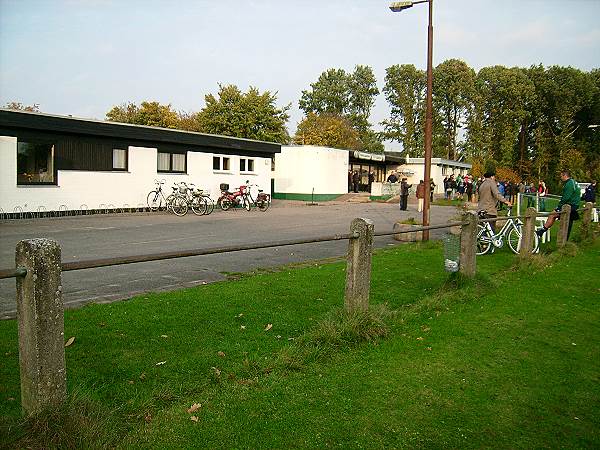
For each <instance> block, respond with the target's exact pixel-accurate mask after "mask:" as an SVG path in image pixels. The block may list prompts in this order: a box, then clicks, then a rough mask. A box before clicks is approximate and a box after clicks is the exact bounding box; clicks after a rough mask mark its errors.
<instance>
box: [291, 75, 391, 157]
mask: <svg viewBox="0 0 600 450" xmlns="http://www.w3.org/2000/svg"><path fill="white" fill-rule="evenodd" d="M310 86H311V89H310V90H305V91H302V97H301V98H300V102H299V105H300V109H302V110H303V111H304V113H305V114H306V115H308V114H310V113H313V114H324V113H326V114H333V115H336V116H338V117H345V118H346V119H348V120H349V121H350V123H351V124H352V127H353V128H354V129H355V130H356V131H357V132H358V135H359V137H360V141H361V144H362V145H361V149H362V150H366V151H371V152H382V151H383V144H382V143H381V140H380V138H379V135H378V134H377V133H375V132H374V131H373V130H372V126H371V123H369V117H370V115H371V110H372V108H373V105H374V104H375V98H376V97H377V95H378V94H379V89H378V88H377V80H376V78H375V74H374V73H373V69H371V68H370V67H369V66H361V65H357V66H356V67H355V68H354V72H353V73H346V71H344V70H343V69H328V70H327V71H325V72H323V73H322V74H321V75H320V76H319V79H318V80H317V81H316V82H315V83H312V84H311V85H310Z"/></svg>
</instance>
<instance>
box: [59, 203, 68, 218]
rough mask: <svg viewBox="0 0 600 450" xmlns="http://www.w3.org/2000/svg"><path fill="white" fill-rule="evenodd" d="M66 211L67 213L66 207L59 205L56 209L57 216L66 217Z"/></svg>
mask: <svg viewBox="0 0 600 450" xmlns="http://www.w3.org/2000/svg"><path fill="white" fill-rule="evenodd" d="M67 211H68V208H67V205H60V206H59V207H58V214H59V217H64V216H66V215H67Z"/></svg>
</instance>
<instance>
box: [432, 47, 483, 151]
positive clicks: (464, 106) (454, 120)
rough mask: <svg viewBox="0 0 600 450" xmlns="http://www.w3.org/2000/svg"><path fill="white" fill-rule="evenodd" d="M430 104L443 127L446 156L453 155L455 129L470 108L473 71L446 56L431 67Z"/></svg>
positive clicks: (458, 127) (461, 124)
mask: <svg viewBox="0 0 600 450" xmlns="http://www.w3.org/2000/svg"><path fill="white" fill-rule="evenodd" d="M433 84H434V89H433V106H434V108H435V110H436V112H437V113H438V117H439V122H440V126H441V128H442V129H443V133H444V135H443V136H444V137H443V140H442V142H443V144H444V147H445V148H446V152H445V155H444V156H445V157H446V158H448V159H456V157H457V147H458V131H459V130H460V129H461V128H462V127H463V125H464V124H465V122H466V120H467V115H468V113H469V112H470V111H471V110H472V105H473V97H474V94H475V71H474V70H473V69H471V68H470V67H469V66H468V65H467V64H466V63H465V62H463V61H460V60H458V59H449V60H446V61H444V62H443V63H441V64H440V65H438V66H437V67H436V68H435V69H434V71H433Z"/></svg>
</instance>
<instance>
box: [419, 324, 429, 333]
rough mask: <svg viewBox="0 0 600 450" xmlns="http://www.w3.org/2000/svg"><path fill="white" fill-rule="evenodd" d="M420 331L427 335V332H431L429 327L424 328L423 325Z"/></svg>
mask: <svg viewBox="0 0 600 450" xmlns="http://www.w3.org/2000/svg"><path fill="white" fill-rule="evenodd" d="M421 330H422V331H423V332H425V333H427V332H428V331H430V330H431V328H429V327H426V326H425V325H423V326H422V327H421Z"/></svg>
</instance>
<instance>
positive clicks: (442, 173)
mask: <svg viewBox="0 0 600 450" xmlns="http://www.w3.org/2000/svg"><path fill="white" fill-rule="evenodd" d="M405 160H406V162H405V163H403V164H398V165H397V166H390V171H392V170H393V171H395V172H397V173H398V174H399V175H400V178H402V177H406V178H407V182H408V184H412V185H414V186H416V185H417V184H419V181H420V180H424V178H425V158H411V157H408V156H407V157H406V159H405ZM471 168H472V165H471V164H468V163H463V162H459V161H452V160H450V159H444V158H431V178H433V182H434V183H435V192H434V194H443V193H444V178H445V177H447V176H450V175H454V177H455V178H456V176H457V175H459V174H460V175H461V176H464V175H466V174H468V173H469V171H470V170H471Z"/></svg>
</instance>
